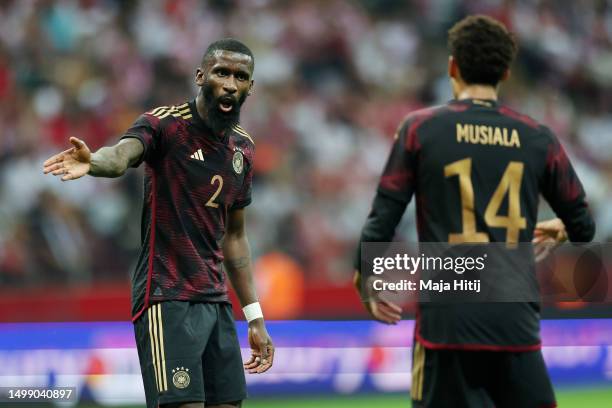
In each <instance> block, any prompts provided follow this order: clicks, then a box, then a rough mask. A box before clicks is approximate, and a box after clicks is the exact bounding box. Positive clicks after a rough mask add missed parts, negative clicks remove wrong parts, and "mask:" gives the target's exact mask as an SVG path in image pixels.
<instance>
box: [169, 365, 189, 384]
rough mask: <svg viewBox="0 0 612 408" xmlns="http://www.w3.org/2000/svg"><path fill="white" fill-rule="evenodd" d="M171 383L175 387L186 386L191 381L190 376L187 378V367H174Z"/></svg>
mask: <svg viewBox="0 0 612 408" xmlns="http://www.w3.org/2000/svg"><path fill="white" fill-rule="evenodd" d="M172 373H173V376H172V384H174V386H175V387H176V388H180V389H183V388H187V387H188V386H189V383H190V382H191V378H189V369H188V368H185V367H176V368H175V369H173V370H172Z"/></svg>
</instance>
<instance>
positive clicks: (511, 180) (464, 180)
mask: <svg viewBox="0 0 612 408" xmlns="http://www.w3.org/2000/svg"><path fill="white" fill-rule="evenodd" d="M524 168H525V165H524V164H523V163H521V162H515V161H512V162H510V163H509V164H508V167H506V171H504V175H503V176H502V179H501V181H500V182H499V185H498V186H497V189H496V190H495V192H494V193H493V197H491V201H489V204H488V205H487V209H486V210H485V213H484V219H485V222H486V223H487V225H488V226H489V227H493V228H506V242H507V243H509V244H516V243H517V242H518V240H519V233H520V231H521V230H522V229H525V228H527V221H526V220H525V218H524V217H521V200H520V193H521V181H522V179H523V170H524ZM471 174H472V159H471V158H467V159H463V160H459V161H456V162H454V163H451V164H449V165H447V166H445V167H444V176H445V177H453V176H459V190H460V193H461V208H462V214H461V219H462V220H463V228H462V229H463V230H462V231H461V232H460V233H451V234H448V242H449V243H451V244H453V243H454V244H458V243H463V242H472V243H476V242H489V240H490V239H489V235H488V234H486V233H484V232H477V231H476V216H475V214H474V186H473V184H472V177H471ZM506 195H508V214H507V215H499V214H498V213H499V208H500V207H501V205H502V201H503V199H504V197H505V196H506Z"/></svg>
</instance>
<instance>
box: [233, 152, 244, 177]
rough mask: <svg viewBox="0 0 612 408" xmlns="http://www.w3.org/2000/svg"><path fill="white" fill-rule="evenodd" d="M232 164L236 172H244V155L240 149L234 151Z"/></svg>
mask: <svg viewBox="0 0 612 408" xmlns="http://www.w3.org/2000/svg"><path fill="white" fill-rule="evenodd" d="M232 165H233V166H234V171H235V172H236V174H240V173H242V169H243V168H244V156H243V155H242V152H241V151H240V150H236V152H234V157H233V158H232Z"/></svg>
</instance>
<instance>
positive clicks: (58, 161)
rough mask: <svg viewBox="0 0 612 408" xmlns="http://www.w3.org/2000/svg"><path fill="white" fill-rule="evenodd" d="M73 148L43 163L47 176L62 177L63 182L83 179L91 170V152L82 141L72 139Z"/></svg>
mask: <svg viewBox="0 0 612 408" xmlns="http://www.w3.org/2000/svg"><path fill="white" fill-rule="evenodd" d="M70 143H71V144H72V147H71V148H70V149H68V150H64V151H63V152H61V153H58V154H56V155H55V156H53V157H51V158H49V159H47V160H46V161H45V162H44V163H43V171H44V173H45V174H48V173H51V174H53V175H54V176H62V181H67V180H76V179H78V178H81V177H83V176H84V175H86V174H87V173H88V172H89V169H90V168H91V150H89V147H87V145H86V144H85V142H83V141H82V140H80V139H77V138H76V137H71V138H70Z"/></svg>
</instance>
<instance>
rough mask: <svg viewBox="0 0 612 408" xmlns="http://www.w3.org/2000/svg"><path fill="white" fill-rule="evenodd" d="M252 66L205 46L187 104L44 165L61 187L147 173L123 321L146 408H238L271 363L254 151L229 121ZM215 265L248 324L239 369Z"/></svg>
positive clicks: (235, 49)
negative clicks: (248, 211)
mask: <svg viewBox="0 0 612 408" xmlns="http://www.w3.org/2000/svg"><path fill="white" fill-rule="evenodd" d="M254 64H255V60H254V57H253V54H252V53H251V51H250V50H249V48H248V47H247V46H246V45H244V44H243V43H241V42H239V41H237V40H235V39H231V38H229V39H223V40H220V41H217V42H214V43H212V44H211V45H210V46H209V47H208V49H207V50H206V53H205V55H204V57H203V59H202V62H201V65H200V67H199V68H197V69H196V72H195V83H196V84H197V85H198V87H199V88H200V89H199V92H198V95H197V96H196V98H195V100H191V101H189V102H185V103H183V104H181V105H177V106H161V107H158V108H155V109H153V110H151V111H149V112H147V113H145V114H143V115H141V116H140V117H139V118H138V119H137V120H136V122H135V123H134V124H133V125H132V127H131V128H129V129H128V130H127V131H126V132H125V134H124V135H123V136H122V137H121V140H120V141H119V143H118V144H116V145H115V146H112V147H103V148H101V149H100V150H98V151H96V152H95V153H91V152H90V150H89V148H88V147H87V145H86V144H85V143H84V142H83V141H82V140H79V139H77V138H74V137H72V138H70V143H72V148H70V149H68V150H66V151H64V152H62V153H59V154H57V155H55V156H53V157H51V158H50V159H48V160H47V161H46V162H45V163H44V172H45V173H51V174H53V175H55V176H61V179H62V180H76V179H78V178H80V177H83V176H84V175H86V174H89V175H91V176H95V177H118V176H121V175H122V174H124V173H125V171H126V170H127V169H128V167H138V166H139V165H140V164H141V163H143V162H144V163H145V180H144V181H145V188H144V208H143V213H142V249H141V252H140V257H139V259H138V263H137V266H136V269H135V271H134V273H133V275H132V320H133V323H134V331H135V335H136V343H137V346H138V355H139V358H140V365H141V370H142V377H143V382H144V387H145V393H146V398H147V407H148V408H154V407H158V406H160V407H173V408H174V407H178V408H202V407H204V406H206V407H239V406H241V401H242V400H243V399H244V398H245V397H246V395H247V394H246V383H245V376H244V370H245V369H246V370H248V371H249V373H263V372H264V371H267V370H268V369H269V368H270V367H271V366H272V363H273V358H274V347H273V345H272V341H271V339H270V336H269V335H268V332H267V330H266V326H265V323H264V320H263V315H262V312H261V308H260V306H259V303H258V301H257V294H256V291H255V287H254V284H253V276H252V271H251V259H250V249H249V243H248V240H247V235H246V232H245V207H246V206H247V205H249V203H250V202H251V179H252V176H253V153H254V144H253V140H252V138H251V137H250V136H249V134H248V133H247V132H246V131H245V130H244V129H243V128H242V127H241V126H240V125H239V120H240V108H241V106H242V104H243V102H244V101H245V99H246V98H247V96H248V95H250V94H251V92H252V87H253V80H252V75H253V69H254ZM223 266H225V270H226V271H227V273H228V275H229V278H230V280H231V282H232V285H233V287H234V289H235V291H236V294H237V295H238V298H239V299H240V303H241V304H242V306H243V310H244V313H245V317H246V318H247V320H248V322H249V333H248V338H249V343H250V346H251V357H250V359H249V360H248V361H247V362H246V363H244V367H243V364H242V359H241V355H240V347H239V344H238V340H237V337H236V329H235V327H234V320H233V316H232V308H231V305H230V303H229V300H228V295H227V284H226V277H225V273H224V271H223V269H224V268H223Z"/></svg>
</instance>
